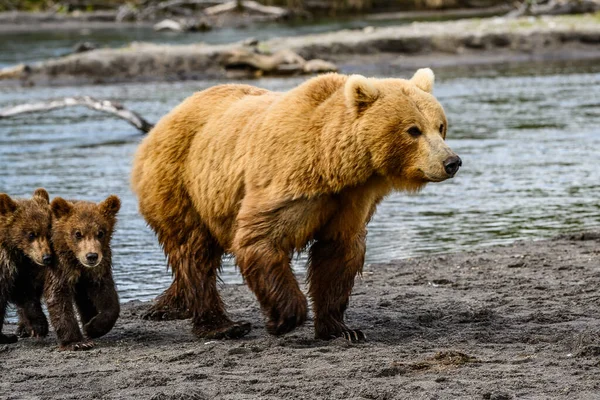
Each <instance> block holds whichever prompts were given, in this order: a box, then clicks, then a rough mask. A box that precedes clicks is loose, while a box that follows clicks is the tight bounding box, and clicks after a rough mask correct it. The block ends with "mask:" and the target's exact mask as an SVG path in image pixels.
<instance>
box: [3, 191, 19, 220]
mask: <svg viewBox="0 0 600 400" xmlns="http://www.w3.org/2000/svg"><path fill="white" fill-rule="evenodd" d="M16 209H17V203H16V202H15V201H14V200H13V199H11V198H10V196H9V195H7V194H6V193H0V215H7V214H12V213H13V212H15V210H16Z"/></svg>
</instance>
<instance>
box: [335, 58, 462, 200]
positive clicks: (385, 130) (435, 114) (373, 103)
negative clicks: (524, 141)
mask: <svg viewBox="0 0 600 400" xmlns="http://www.w3.org/2000/svg"><path fill="white" fill-rule="evenodd" d="M433 81H434V77H433V72H431V70H430V69H421V70H419V71H417V73H416V74H415V75H414V76H413V78H412V79H410V80H408V81H407V80H402V79H367V78H364V77H362V76H359V75H354V76H351V77H350V78H349V79H348V81H347V82H346V87H345V97H346V101H347V106H348V107H350V108H351V110H352V111H353V112H355V115H356V118H357V121H356V124H357V128H358V135H359V140H361V142H362V144H363V145H364V146H366V148H367V149H369V152H370V156H371V161H372V163H373V166H374V168H375V170H376V171H377V172H378V173H379V174H381V175H383V176H386V177H388V178H390V180H391V181H392V182H393V183H394V184H395V186H397V188H398V189H405V190H418V189H420V188H421V187H422V186H423V185H425V184H426V183H427V182H440V181H443V180H446V179H448V178H452V177H453V176H454V175H455V174H456V172H457V171H458V169H459V167H460V166H461V165H462V161H461V159H460V158H459V157H458V156H457V155H456V154H455V153H454V152H453V151H452V150H451V149H450V147H448V145H447V144H446V142H445V141H444V140H445V138H446V131H447V129H448V121H447V119H446V114H445V113H444V110H443V108H442V106H441V105H440V103H439V102H438V101H437V100H436V99H435V97H433V95H432V94H431V91H432V89H433Z"/></svg>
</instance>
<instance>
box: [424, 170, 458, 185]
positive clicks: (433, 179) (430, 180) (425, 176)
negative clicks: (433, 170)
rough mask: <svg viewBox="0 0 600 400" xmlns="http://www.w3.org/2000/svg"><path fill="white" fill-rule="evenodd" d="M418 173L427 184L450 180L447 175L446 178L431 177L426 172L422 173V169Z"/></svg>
mask: <svg viewBox="0 0 600 400" xmlns="http://www.w3.org/2000/svg"><path fill="white" fill-rule="evenodd" d="M419 171H420V172H421V173H422V174H423V178H425V180H427V181H429V182H441V181H445V180H446V179H448V178H451V177H450V176H448V175H446V176H435V175H431V174H428V173H427V172H425V171H423V170H422V169H420V170H419Z"/></svg>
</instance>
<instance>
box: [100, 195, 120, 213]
mask: <svg viewBox="0 0 600 400" xmlns="http://www.w3.org/2000/svg"><path fill="white" fill-rule="evenodd" d="M98 206H99V207H100V212H101V213H102V214H104V215H106V216H109V217H114V216H115V215H117V213H118V212H119V210H120V209H121V200H119V198H118V197H117V196H115V195H114V194H113V195H112V196H108V197H107V198H106V200H104V201H103V202H102V203H100V204H99V205H98Z"/></svg>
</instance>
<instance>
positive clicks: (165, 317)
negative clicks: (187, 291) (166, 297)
mask: <svg viewBox="0 0 600 400" xmlns="http://www.w3.org/2000/svg"><path fill="white" fill-rule="evenodd" d="M191 317H192V313H191V312H190V310H188V309H184V308H174V307H164V306H158V305H155V306H152V307H150V309H149V310H148V311H146V312H145V313H144V314H142V319H145V320H148V321H172V320H176V319H188V318H191Z"/></svg>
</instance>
